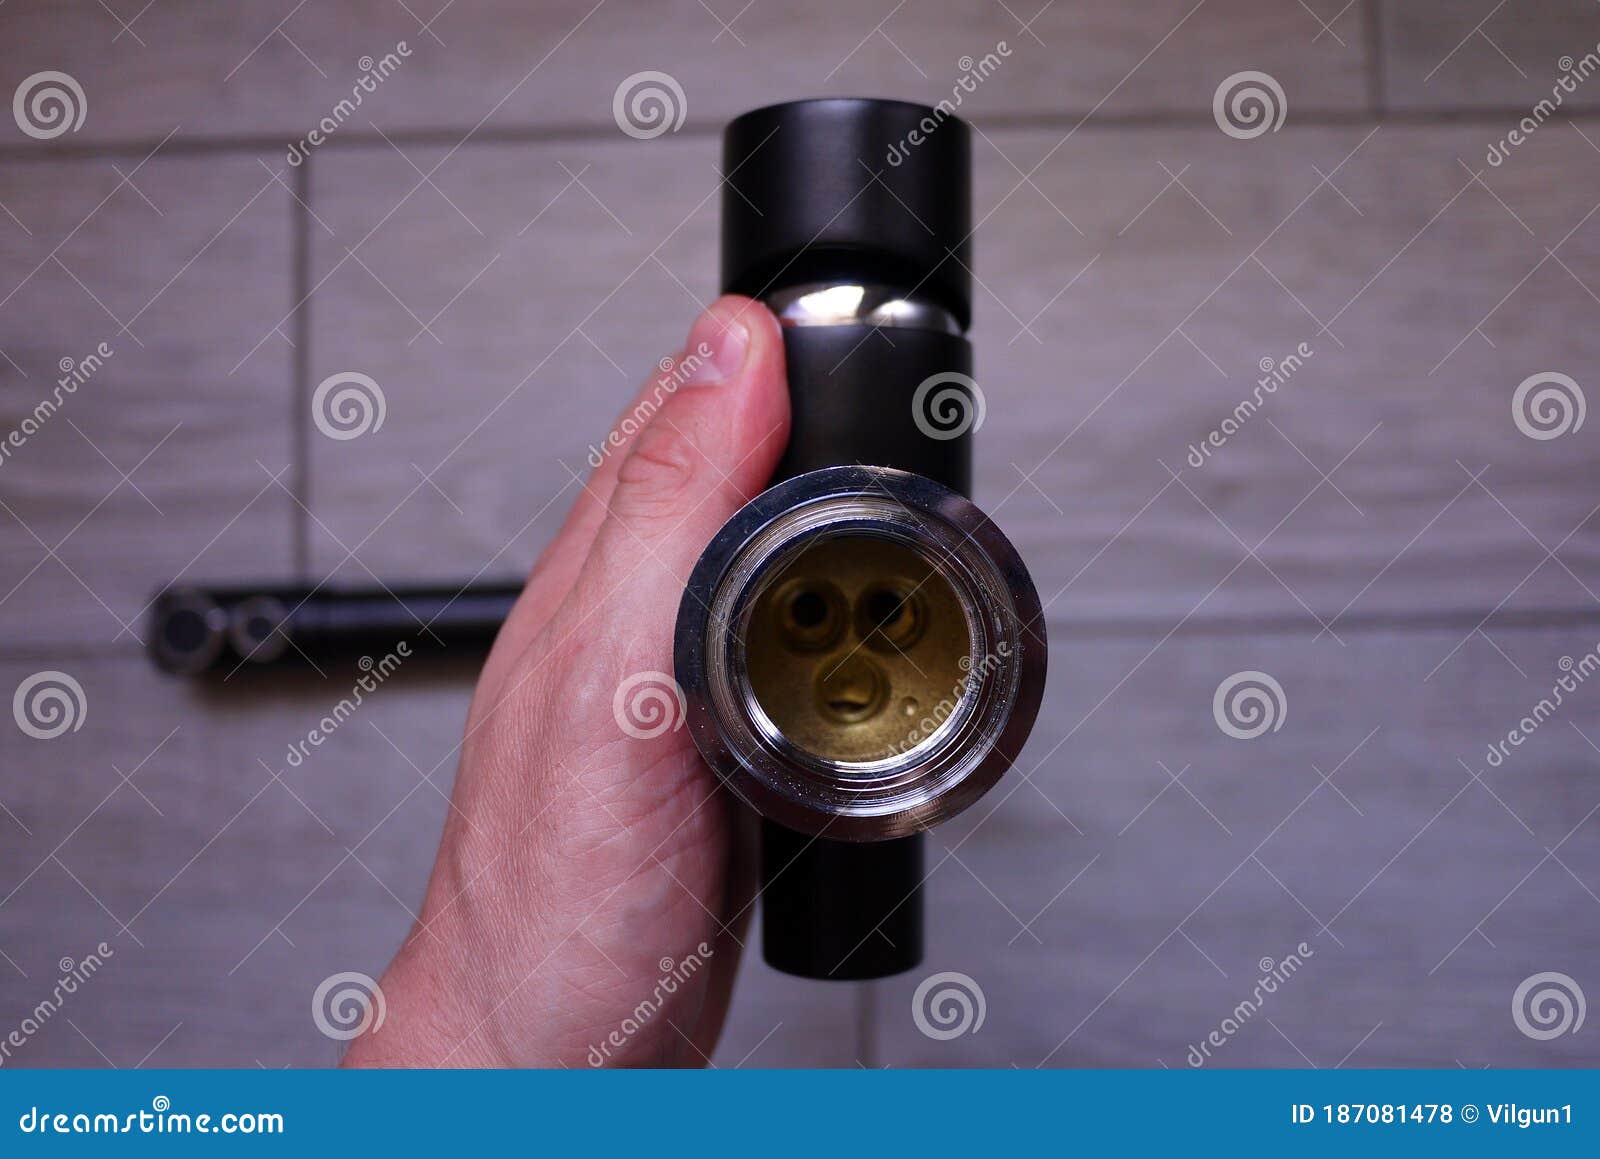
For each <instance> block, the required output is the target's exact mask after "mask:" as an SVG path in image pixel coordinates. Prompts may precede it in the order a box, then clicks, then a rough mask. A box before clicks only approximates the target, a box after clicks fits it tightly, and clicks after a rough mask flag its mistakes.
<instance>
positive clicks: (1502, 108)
mask: <svg viewBox="0 0 1600 1159" xmlns="http://www.w3.org/2000/svg"><path fill="white" fill-rule="evenodd" d="M1367 2H1368V3H1377V0H1367ZM1378 57H1379V59H1378V61H1377V68H1378V69H1379V70H1381V69H1382V68H1383V67H1385V65H1384V64H1383V61H1382V50H1381V47H1379V48H1378ZM1374 75H1376V77H1377V83H1378V87H1379V93H1378V96H1379V98H1380V101H1379V104H1378V106H1377V111H1376V112H1375V111H1374V109H1373V108H1354V109H1306V110H1303V111H1302V110H1299V109H1297V110H1296V111H1295V113H1294V121H1295V124H1296V125H1301V126H1307V127H1324V128H1370V127H1371V126H1373V125H1376V124H1380V123H1381V124H1383V125H1385V126H1407V125H1415V126H1437V125H1489V126H1497V125H1500V124H1502V123H1503V122H1505V121H1506V120H1507V119H1511V120H1517V119H1519V118H1521V117H1524V116H1526V115H1527V111H1528V110H1527V109H1526V108H1525V107H1522V106H1515V105H1483V106H1474V107H1471V108H1443V107H1438V108H1416V109H1389V108H1385V107H1383V105H1382V103H1381V102H1382V98H1383V92H1382V88H1383V86H1382V80H1381V71H1380V72H1379V73H1377V74H1374ZM1372 79H1373V78H1372V77H1371V76H1369V86H1370V83H1371V82H1372ZM1370 99H1371V98H1370V94H1369V100H1370ZM732 115H733V114H731V113H730V114H729V117H730V118H731V117H732ZM968 120H969V121H970V122H971V123H972V124H973V125H975V126H977V127H978V128H980V129H984V130H986V131H989V132H1007V131H1014V130H1025V129H1037V130H1041V131H1042V130H1050V131H1052V132H1053V131H1057V130H1061V129H1072V128H1075V129H1076V130H1077V131H1078V132H1082V133H1095V132H1116V131H1124V130H1165V129H1202V130H1211V131H1215V129H1216V122H1215V121H1214V120H1213V118H1212V116H1211V113H1210V112H1209V111H1207V112H1203V113H1202V112H1193V113H1190V112H1173V111H1153V112H1131V113H1106V112H1101V113H1097V114H1096V115H1095V117H1094V118H1093V119H1092V120H1090V121H1087V122H1085V121H1083V118H1082V116H1081V115H1080V114H1077V113H1071V112H1060V111H1051V112H1047V113H1001V114H998V115H995V116H983V117H970V118H968ZM1550 120H1552V121H1567V122H1579V123H1585V124H1587V123H1593V122H1597V121H1600V109H1576V110H1568V111H1563V112H1562V113H1561V114H1559V115H1558V116H1554V117H1551V118H1550ZM722 126H723V122H722V121H720V120H719V121H715V122H700V123H690V124H686V125H685V126H684V127H683V128H681V129H679V130H678V131H677V132H676V133H674V134H673V136H674V137H680V138H686V139H689V140H719V139H720V138H721V136H722ZM463 132H464V130H463V129H462V128H461V127H459V126H457V127H444V128H437V129H401V130H396V131H393V132H388V131H387V130H386V136H380V135H379V134H377V133H370V132H363V131H361V130H355V129H346V130H343V131H342V132H341V133H340V135H339V136H338V137H335V138H332V139H330V140H328V141H325V142H324V143H323V144H322V145H320V146H319V147H318V148H317V152H318V153H328V152H330V151H332V152H336V153H344V152H348V151H355V150H359V149H388V148H392V147H393V146H394V145H401V146H405V145H412V146H416V147H418V148H427V147H430V146H449V145H459V144H460V143H461V135H462V133H463ZM286 139H287V138H286V137H284V136H274V135H272V134H270V133H248V134H239V135H234V136H214V137H213V136H198V137H189V138H176V137H175V138H173V139H171V140H169V141H167V142H166V143H165V144H164V145H163V146H162V149H161V152H162V155H163V156H195V155H203V156H204V155H211V154H218V153H249V154H260V153H261V152H262V151H263V150H265V151H268V152H270V153H271V154H272V155H273V159H274V160H276V159H277V158H278V155H279V154H280V153H281V152H282V150H283V143H284V141H285V140H286ZM472 141H473V143H474V144H480V145H481V144H502V145H504V144H516V145H527V144H544V143H561V142H571V141H581V142H586V143H589V144H617V145H619V146H625V145H627V144H629V142H628V141H627V140H626V139H625V138H622V137H621V136H620V135H619V134H618V133H617V131H616V129H615V128H614V127H612V126H611V125H610V124H609V123H605V124H602V123H599V122H596V123H593V124H566V125H550V126H537V125H524V126H503V127H500V128H489V127H488V126H485V127H484V128H481V129H479V130H478V131H477V132H476V133H475V134H474V135H473V138H472ZM158 143H159V142H158V140H157V139H156V138H153V137H152V138H143V137H141V138H130V139H127V140H115V141H100V142H84V143H73V142H69V143H62V142H59V141H52V142H50V143H48V144H34V143H28V144H8V145H0V161H16V162H26V161H64V160H83V159H101V158H117V157H133V158H142V157H144V156H145V155H146V154H148V153H149V152H150V151H151V150H152V148H153V147H154V146H155V145H156V144H158Z"/></svg>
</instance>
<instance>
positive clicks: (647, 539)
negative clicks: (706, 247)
mask: <svg viewBox="0 0 1600 1159" xmlns="http://www.w3.org/2000/svg"><path fill="white" fill-rule="evenodd" d="M673 380H681V383H682V384H681V386H675V388H674V389H673V390H672V391H671V393H670V394H669V395H668V396H667V397H666V398H665V400H664V401H663V402H662V403H661V404H660V406H659V408H658V409H656V410H655V412H654V413H653V414H651V415H650V417H649V418H648V419H647V421H646V423H645V426H644V427H643V429H641V430H640V431H639V432H638V433H637V435H635V436H634V438H633V440H632V443H631V445H630V446H629V448H628V451H627V456H626V458H624V459H623V461H622V463H621V465H620V466H619V467H618V469H617V477H616V485H615V487H614V488H613V490H612V492H611V495H610V497H609V499H608V501H607V504H606V516H605V518H604V520H603V521H602V522H601V525H600V528H599V531H598V532H597V533H596V535H595V540H594V545H593V547H592V548H591V550H590V552H589V555H588V558H587V559H586V560H585V561H584V564H583V567H582V569H581V570H580V572H579V575H578V579H577V582H576V583H575V584H574V586H573V590H572V593H571V596H570V597H569V599H568V601H567V607H566V608H565V609H563V610H564V611H565V612H566V613H567V614H568V615H573V616H577V617H581V618H582V619H584V620H587V621H588V623H589V625H590V634H591V635H592V634H593V633H594V632H595V631H596V630H598V631H599V632H602V633H604V634H606V635H608V636H615V637H617V639H616V642H617V643H619V644H621V645H622V647H621V648H620V649H619V650H620V651H622V652H624V653H626V654H627V655H628V658H629V660H630V662H633V663H635V664H637V665H639V666H642V667H649V668H656V669H663V670H670V669H671V659H672V652H671V648H672V631H673V623H674V621H675V620H676V618H677V610H678V597H679V595H680V594H681V593H682V591H683V589H684V586H685V585H686V584H687V583H688V579H689V573H690V571H691V570H693V568H694V564H695V561H696V560H697V559H698V558H699V556H700V553H701V552H702V551H704V550H705V546H706V544H707V543H709V542H710V541H711V537H712V536H713V535H715V534H716V532H717V530H718V529H719V528H720V527H721V526H722V525H723V523H725V522H726V521H727V520H728V518H729V516H731V515H732V514H733V513H734V512H735V511H737V510H738V509H739V507H740V506H742V505H743V504H744V503H745V502H746V501H748V500H749V499H750V498H752V497H753V496H754V495H756V494H757V493H759V492H760V491H761V490H762V489H763V488H764V487H765V486H766V484H767V481H768V480H769V479H770V478H771V476H772V472H773V470H774V468H775V467H776V466H777V462H778V459H779V457H780V456H781V455H782V453H783V448H784V446H785V444H786V443H787V441H788V437H789V393H788V387H787V382H786V377H785V373H784V358H783V336H782V331H781V330H780V329H779V326H778V322H777V319H776V318H774V317H773V316H772V314H771V312H770V311H768V310H767V308H766V307H765V306H763V305H761V304H760V303H759V302H755V301H752V300H751V299H749V298H741V297H736V296H727V297H723V298H720V299H718V300H717V301H716V302H715V303H713V304H712V306H711V307H710V308H709V309H708V310H706V312H705V313H703V314H701V315H700V317H699V318H698V319H697V320H696V321H695V323H694V326H693V328H692V329H691V330H690V332H689V340H688V344H687V349H686V350H685V352H684V353H683V354H682V355H681V356H680V358H679V360H678V363H677V365H676V367H675V369H674V371H673V373H672V379H670V380H669V381H673ZM558 618H559V619H565V618H566V616H560V617H558ZM552 627H556V625H554V624H553V625H552ZM557 630H558V631H559V628H558V629H557Z"/></svg>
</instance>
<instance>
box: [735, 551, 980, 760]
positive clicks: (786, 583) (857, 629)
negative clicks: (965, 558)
mask: <svg viewBox="0 0 1600 1159" xmlns="http://www.w3.org/2000/svg"><path fill="white" fill-rule="evenodd" d="M744 646H745V668H746V673H747V675H748V678H749V681H750V688H751V691H752V692H753V693H754V694H755V698H756V701H757V702H758V703H759V704H760V705H761V708H762V711H764V712H765V713H766V715H767V717H768V719H770V720H771V721H772V723H773V724H774V725H776V726H777V727H778V729H779V731H780V732H782V733H783V735H784V736H785V737H786V738H787V739H788V740H789V741H790V742H791V743H793V744H795V745H796V746H798V747H800V748H802V749H805V750H807V751H809V752H811V753H813V754H815V755H816V756H819V757H822V758H824V759H826V760H834V761H850V762H860V761H871V760H879V759H882V758H884V757H888V756H892V755H894V754H896V753H899V752H903V751H904V750H906V749H907V748H910V747H912V746H913V745H915V744H916V743H919V742H920V741H922V740H925V739H926V738H927V736H928V735H929V734H931V733H932V732H933V731H934V729H932V728H929V729H926V730H924V729H923V728H922V723H923V721H924V719H925V718H928V717H929V716H930V714H933V713H935V712H936V711H942V713H943V714H944V715H948V714H949V713H950V712H952V711H953V710H954V708H955V705H956V703H957V702H958V701H959V699H960V695H961V682H962V678H963V677H964V676H965V675H966V671H965V669H964V668H963V667H962V665H961V660H962V658H963V657H965V656H967V655H968V653H969V651H970V645H969V637H968V631H967V621H966V616H965V615H964V614H963V612H962V610H961V604H960V601H959V600H958V599H957V596H956V592H955V589H954V588H953V587H952V586H951V584H950V581H949V580H947V579H945V578H944V576H942V575H940V574H939V572H938V571H937V569H935V568H934V567H933V566H932V565H931V564H930V563H929V562H928V561H927V560H925V559H924V558H923V557H922V556H921V555H919V554H918V553H917V552H916V551H914V550H912V549H911V548H909V547H907V546H905V545H904V544H902V543H898V542H896V541H894V540H890V539H882V538H878V537H875V536H865V535H849V534H843V535H835V536H829V537H824V538H820V539H818V540H817V541H816V542H814V543H812V544H810V545H809V546H807V547H806V548H805V549H804V550H803V551H802V552H801V553H800V554H799V555H798V556H796V557H795V558H794V559H793V560H791V561H790V562H789V563H788V564H787V565H785V566H784V567H783V569H782V570H781V572H779V574H778V575H777V576H775V577H774V578H773V580H772V582H771V583H769V584H768V585H767V587H766V589H765V590H764V591H763V592H762V593H761V595H760V596H758V597H757V599H756V603H755V606H754V608H753V609H752V612H751V616H750V623H749V628H748V630H747V632H746V635H745V639H744ZM941 705H942V710H941V708H940V706H941ZM940 719H942V716H941V717H940Z"/></svg>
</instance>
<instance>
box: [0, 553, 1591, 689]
mask: <svg viewBox="0 0 1600 1159" xmlns="http://www.w3.org/2000/svg"><path fill="white" fill-rule="evenodd" d="M493 580H494V577H488V578H485V579H484V580H483V582H485V583H489V582H491V581H493ZM498 582H503V583H507V584H515V583H517V582H519V579H518V577H513V576H503V577H499V581H498ZM234 586H236V585H234ZM1178 614H1179V613H1178V611H1177V610H1176V609H1170V608H1169V609H1167V610H1166V611H1165V612H1162V613H1156V614H1152V615H1148V616H1124V617H1106V618H1100V619H1088V618H1074V617H1068V616H1060V615H1046V616H1045V618H1044V624H1045V628H1046V630H1047V631H1048V632H1049V633H1051V634H1052V635H1055V636H1057V637H1058V638H1063V639H1067V640H1071V641H1073V642H1078V641H1084V640H1122V639H1136V640H1147V639H1150V638H1151V637H1152V636H1160V635H1162V634H1163V633H1165V632H1167V631H1168V630H1170V629H1171V626H1172V617H1173V616H1176V615H1178ZM1596 623H1600V609H1597V608H1551V609H1549V610H1545V611H1526V612H1507V611H1505V610H1503V609H1502V610H1501V611H1500V612H1498V613H1496V614H1495V615H1494V617H1493V619H1492V621H1490V622H1488V623H1485V621H1484V613H1483V612H1482V611H1473V610H1471V609H1467V608H1460V609H1455V610H1451V611H1442V612H1367V613H1364V614H1362V613H1354V612H1352V613H1351V614H1349V615H1346V616H1341V617H1340V618H1339V631H1340V632H1341V633H1348V634H1351V635H1360V634H1380V633H1385V632H1387V633H1389V634H1391V635H1397V636H1398V635H1406V634H1409V633H1413V632H1415V633H1421V632H1443V631H1461V630H1462V629H1476V628H1479V627H1488V628H1494V629H1496V630H1499V631H1513V632H1515V631H1537V630H1540V629H1544V628H1567V627H1573V626H1575V625H1589V624H1596ZM1313 627H1314V622H1313V621H1312V620H1311V617H1309V616H1307V615H1306V614H1305V613H1303V612H1302V613H1298V614H1291V613H1287V612H1285V613H1281V614H1276V615H1271V616H1244V615H1217V616H1210V617H1207V618H1204V619H1202V618H1201V617H1199V616H1195V617H1194V618H1192V619H1190V620H1189V621H1188V622H1187V623H1186V624H1184V625H1183V631H1182V632H1181V633H1179V634H1178V636H1179V638H1193V637H1234V638H1249V637H1264V636H1293V635H1299V634H1308V635H1309V634H1312V629H1313ZM143 655H144V647H143V646H142V645H139V644H114V645H112V644H85V643H83V642H82V641H63V642H61V643H58V644H52V643H50V642H49V641H29V642H27V643H21V644H10V643H7V644H0V663H13V662H19V661H29V662H31V661H36V660H62V659H83V660H95V659H100V658H113V659H115V658H123V659H126V658H129V657H133V656H143ZM294 670H295V669H294V668H293V666H292V665H290V666H286V667H285V668H283V669H281V671H284V672H288V671H294ZM200 683H202V684H204V683H205V681H204V680H202V681H200Z"/></svg>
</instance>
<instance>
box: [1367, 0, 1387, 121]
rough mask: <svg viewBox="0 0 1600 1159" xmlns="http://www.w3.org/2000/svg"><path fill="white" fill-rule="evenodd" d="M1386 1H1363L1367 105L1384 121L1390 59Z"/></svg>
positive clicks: (1377, 117)
mask: <svg viewBox="0 0 1600 1159" xmlns="http://www.w3.org/2000/svg"><path fill="white" fill-rule="evenodd" d="M1383 3H1384V0H1363V2H1362V8H1363V10H1364V12H1365V16H1366V26H1367V27H1366V49H1367V52H1366V56H1367V103H1368V105H1369V106H1370V108H1371V111H1372V115H1373V117H1374V118H1376V119H1378V120H1383V119H1384V118H1385V117H1386V116H1387V115H1388V110H1387V109H1386V108H1385V107H1384V106H1385V104H1386V103H1387V101H1388V99H1389V98H1388V84H1387V82H1388V69H1389V59H1388V56H1387V55H1386V54H1385V52H1384V47H1383Z"/></svg>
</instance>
